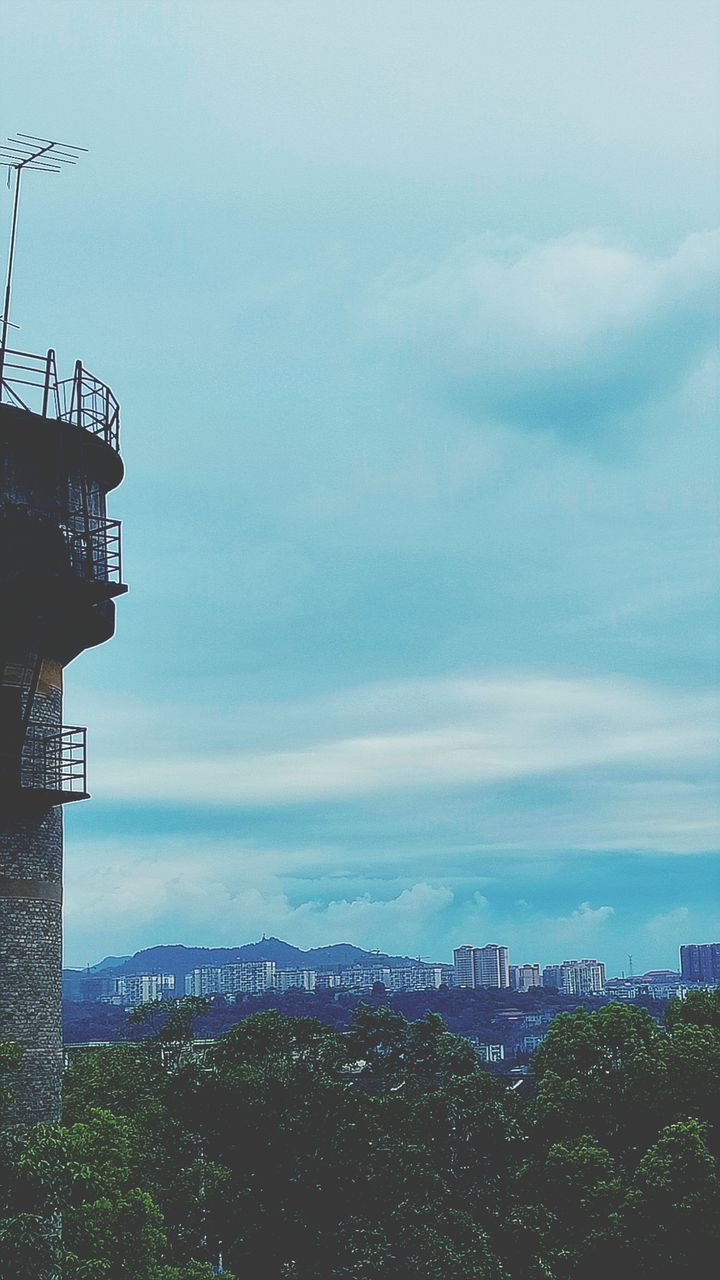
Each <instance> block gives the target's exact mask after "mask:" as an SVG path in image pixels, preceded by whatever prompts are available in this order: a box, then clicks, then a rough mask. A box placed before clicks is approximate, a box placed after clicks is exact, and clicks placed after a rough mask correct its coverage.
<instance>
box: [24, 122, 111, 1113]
mask: <svg viewBox="0 0 720 1280" xmlns="http://www.w3.org/2000/svg"><path fill="white" fill-rule="evenodd" d="M23 137H24V135H19V137H18V139H16V140H15V143H17V150H16V152H15V157H14V159H13V161H12V163H11V164H10V165H9V167H10V169H11V171H13V170H14V176H15V183H16V186H15V197H14V204H13V224H12V230H11V240H10V254H9V259H8V282H7V285H6V291H5V309H4V312H3V316H2V329H1V332H2V342H1V343H0V1040H8V1041H14V1042H15V1043H16V1044H18V1045H19V1047H20V1049H21V1051H22V1059H21V1063H20V1066H19V1067H18V1069H17V1071H16V1073H15V1075H14V1079H13V1082H12V1087H13V1093H14V1100H13V1102H12V1103H11V1104H10V1110H9V1113H8V1114H7V1115H6V1118H5V1123H9V1124H11V1125H12V1124H19V1125H31V1124H35V1123H38V1122H41V1121H44V1122H47V1123H53V1122H55V1121H57V1120H58V1118H59V1115H60V1100H61V1073H62V1034H61V1005H60V989H61V963H62V962H61V948H62V918H61V917H62V866H63V820H62V806H63V805H64V804H67V803H68V802H70V801H75V800H83V799H86V798H87V796H88V792H87V783H86V768H85V729H84V728H79V727H77V726H68V725H64V724H63V714H62V709H63V708H62V704H63V671H64V668H65V667H66V666H67V665H68V663H70V662H72V660H73V659H74V658H76V657H77V656H78V654H79V653H81V652H82V651H83V650H84V649H87V648H89V647H91V646H93V645H97V644H101V643H102V642H103V641H105V640H107V639H109V638H110V636H111V635H112V634H113V631H114V628H115V604H114V598H115V597H116V596H118V595H121V594H122V593H123V592H124V591H125V590H126V587H125V586H124V584H123V581H122V565H121V554H120V525H119V522H118V521H117V520H111V519H109V518H108V515H107V509H106V499H107V494H108V493H109V492H110V491H111V490H112V489H114V488H115V487H116V485H118V484H119V483H120V481H121V480H122V477H123V464H122V461H121V459H120V455H119V451H118V448H119V418H120V413H119V406H118V403H117V401H116V399H115V397H114V395H113V394H112V392H111V391H110V388H109V387H107V386H106V385H105V384H104V383H103V382H101V381H99V379H97V378H95V377H94V376H92V375H91V374H90V373H89V372H88V371H87V370H86V369H85V368H84V367H83V365H82V363H81V362H80V361H77V362H76V363H75V367H74V370H73V372H72V374H71V375H70V376H69V377H67V378H61V377H59V376H58V371H57V366H56V360H55V353H54V351H53V350H49V351H47V352H46V353H45V354H44V355H35V354H32V353H30V352H26V351H21V350H17V349H13V348H10V347H9V345H8V337H9V328H10V320H9V302H10V284H11V280H12V265H13V256H14V241H15V231H16V224H17V207H18V200H19V186H20V179H21V177H22V174H23V172H24V171H25V169H27V168H40V167H43V168H45V169H47V168H49V167H50V162H51V160H52V159H54V158H55V156H57V159H58V161H60V162H62V160H63V157H64V156H66V155H67V156H72V155H74V154H75V152H76V151H77V150H79V149H78V148H74V149H71V148H65V149H64V151H60V149H59V148H60V144H57V143H52V142H47V143H46V142H45V140H43V139H37V140H29V141H25V142H23V141H22V139H23ZM41 143H42V144H43V146H42V148H41V149H39V150H38V148H40V144H41ZM20 148H23V150H20ZM18 155H19V156H20V159H18V158H17V157H18ZM38 157H42V159H41V160H39V159H38ZM57 167H58V168H59V167H60V165H59V164H58V166H57Z"/></svg>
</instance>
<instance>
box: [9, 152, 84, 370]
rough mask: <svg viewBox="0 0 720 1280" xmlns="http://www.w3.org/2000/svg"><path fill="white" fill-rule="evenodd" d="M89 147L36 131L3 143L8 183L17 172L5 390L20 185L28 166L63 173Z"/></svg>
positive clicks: (11, 219) (10, 267) (11, 222)
mask: <svg viewBox="0 0 720 1280" xmlns="http://www.w3.org/2000/svg"><path fill="white" fill-rule="evenodd" d="M83 151H87V147H78V146H75V145H74V144H72V143H69V142H55V141H53V140H52V139H51V138H38V137H36V136H35V134H32V133H18V134H16V135H15V136H14V137H12V138H8V140H7V142H6V143H4V144H3V145H0V169H7V171H8V186H10V184H11V181H12V175H13V173H14V174H15V189H14V192H13V201H12V214H11V216H10V243H9V246H8V259H7V272H6V275H5V295H4V298H3V309H2V315H1V316H0V390H1V389H2V373H3V365H4V363H5V348H6V347H7V335H8V329H10V328H13V329H16V328H17V325H13V324H11V321H10V298H11V296H12V280H13V267H14V265H15V245H16V243H17V226H18V211H19V209H20V185H21V180H22V175H23V173H24V172H25V170H26V169H36V170H40V171H41V172H43V173H60V171H61V169H62V167H63V165H67V164H70V165H73V164H77V162H78V160H79V159H80V153H81V152H83Z"/></svg>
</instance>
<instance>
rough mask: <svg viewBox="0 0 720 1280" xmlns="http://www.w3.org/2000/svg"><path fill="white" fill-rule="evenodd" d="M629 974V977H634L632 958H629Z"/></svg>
mask: <svg viewBox="0 0 720 1280" xmlns="http://www.w3.org/2000/svg"><path fill="white" fill-rule="evenodd" d="M628 974H629V976H630V977H631V978H632V976H633V963H632V956H628Z"/></svg>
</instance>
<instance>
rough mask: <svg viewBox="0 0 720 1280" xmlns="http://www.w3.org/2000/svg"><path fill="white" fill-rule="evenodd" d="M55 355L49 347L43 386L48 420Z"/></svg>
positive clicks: (45, 411) (44, 404) (43, 404)
mask: <svg viewBox="0 0 720 1280" xmlns="http://www.w3.org/2000/svg"><path fill="white" fill-rule="evenodd" d="M54 355H55V352H54V351H53V349H52V347H48V353H47V355H46V357H45V385H44V386H43V402H42V416H43V418H47V407H48V400H49V398H50V370H51V369H52V366H53V357H54Z"/></svg>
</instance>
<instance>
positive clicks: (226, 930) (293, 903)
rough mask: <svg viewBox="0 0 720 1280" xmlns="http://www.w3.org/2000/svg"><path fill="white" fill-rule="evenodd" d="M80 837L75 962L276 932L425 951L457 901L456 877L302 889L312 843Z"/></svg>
mask: <svg viewBox="0 0 720 1280" xmlns="http://www.w3.org/2000/svg"><path fill="white" fill-rule="evenodd" d="M141 844H142V848H141V849H140V850H138V848H137V843H136V842H135V841H129V842H124V841H120V840H112V841H106V842H104V843H103V844H102V845H100V846H98V845H97V844H95V843H93V844H85V845H83V844H82V843H77V842H75V843H74V845H73V849H72V853H71V855H70V856H69V857H68V859H67V863H66V881H67V886H66V898H65V903H66V905H65V917H66V932H67V937H68V939H69V947H70V953H69V955H68V963H70V964H81V963H84V962H85V961H86V960H88V959H90V958H93V959H94V958H97V955H98V952H99V951H100V950H103V949H104V951H105V952H106V953H112V952H126V951H127V950H129V949H130V950H133V949H135V948H139V947H141V946H146V945H148V937H149V936H152V942H165V943H169V942H184V943H186V944H188V945H203V944H204V945H214V946H236V945H238V944H239V943H241V942H245V941H248V940H251V939H254V938H257V937H259V936H260V934H261V933H267V934H275V935H277V936H279V937H282V938H284V939H286V940H288V941H290V942H292V943H294V944H295V945H297V946H301V947H310V946H316V945H319V944H320V943H323V944H326V943H331V942H351V943H354V944H355V945H358V946H364V947H367V948H368V949H371V948H374V947H378V948H380V949H382V950H388V949H390V950H398V951H400V952H402V953H405V952H408V953H412V954H417V952H418V951H420V950H424V942H425V938H426V932H427V930H428V928H431V927H434V926H437V925H438V922H439V921H441V920H442V919H443V917H444V916H445V914H446V913H447V912H448V911H449V910H450V909H451V908H452V906H453V902H454V894H453V891H452V889H450V888H449V887H447V886H444V885H441V886H438V885H434V884H431V883H429V882H426V881H421V882H419V883H416V884H413V885H410V886H407V887H403V888H399V889H398V888H396V889H395V891H393V886H392V882H390V883H388V884H387V886H386V890H385V893H384V895H383V896H379V895H378V894H377V893H376V894H373V893H371V892H368V891H364V890H363V888H362V887H361V883H360V879H359V877H358V880H357V889H356V891H355V892H354V893H350V894H348V895H347V896H343V897H337V898H332V897H329V898H328V894H327V882H325V888H324V892H323V894H322V895H321V893H320V883H319V882H318V881H315V882H313V881H306V882H304V883H301V884H299V885H298V892H297V893H296V895H295V896H294V897H293V896H292V894H291V892H290V889H289V886H291V885H292V870H293V864H294V863H296V862H297V861H298V859H299V860H300V861H303V862H305V864H306V865H307V864H308V863H312V862H317V853H316V852H315V851H313V850H307V851H304V850H301V849H298V850H295V851H294V852H293V854H287V853H285V854H281V855H278V854H276V853H274V851H273V850H272V849H263V848H253V847H247V846H243V845H240V844H232V845H227V846H226V845H223V844H222V843H215V844H214V843H212V842H200V843H198V844H191V843H190V842H189V841H187V840H183V839H178V838H176V837H171V838H170V839H168V840H167V841H165V840H161V839H154V840H149V841H148V840H143V841H142V842H141Z"/></svg>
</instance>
